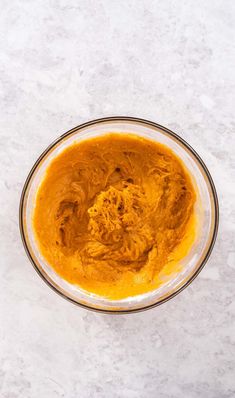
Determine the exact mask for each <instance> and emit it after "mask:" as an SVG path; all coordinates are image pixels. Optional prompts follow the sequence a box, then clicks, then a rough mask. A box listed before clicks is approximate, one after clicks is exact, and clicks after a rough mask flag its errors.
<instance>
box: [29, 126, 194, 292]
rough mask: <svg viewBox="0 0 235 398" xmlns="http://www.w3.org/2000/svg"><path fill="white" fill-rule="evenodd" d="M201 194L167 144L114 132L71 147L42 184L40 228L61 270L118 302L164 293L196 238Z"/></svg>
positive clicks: (47, 252)
mask: <svg viewBox="0 0 235 398" xmlns="http://www.w3.org/2000/svg"><path fill="white" fill-rule="evenodd" d="M195 198H196V194H195V191H194V188H193V185H192V182H191V179H190V176H189V175H188V173H187V171H186V170H185V168H184V166H183V164H182V162H181V161H180V160H179V159H178V157H176V155H175V154H174V153H173V152H172V151H171V150H169V149H168V148H167V147H165V146H163V145H161V144H157V143H155V142H153V141H150V140H147V139H144V138H140V137H137V136H133V135H131V134H130V135H123V134H115V133H112V134H107V135H105V136H101V137H99V138H93V139H89V140H85V141H82V142H80V143H77V144H73V145H71V146H70V147H69V148H67V149H66V150H64V151H63V152H62V153H61V154H59V155H58V156H57V157H56V158H55V159H54V160H53V161H52V162H51V164H50V165H49V167H48V169H47V171H46V174H45V177H44V179H43V181H42V184H41V185H40V187H39V190H38V193H37V199H36V206H35V211H34V220H33V221H34V229H35V233H36V237H37V240H38V243H39V246H40V251H41V253H42V254H43V256H44V257H45V259H46V260H47V261H48V262H49V263H50V264H51V266H52V267H53V268H54V269H55V271H56V272H57V273H59V274H60V275H61V276H62V277H63V278H64V279H66V280H67V281H69V282H71V283H74V284H78V285H79V286H80V287H81V288H83V289H85V290H87V291H89V292H93V293H96V294H98V295H102V296H106V297H109V298H113V299H118V298H124V297H127V296H131V295H135V294H139V293H144V292H147V291H150V290H152V289H154V288H156V287H157V286H158V285H159V284H160V283H161V282H162V280H163V278H164V275H167V274H169V273H171V272H172V271H174V270H177V266H178V264H179V262H180V259H181V258H183V257H184V255H185V254H186V253H187V251H188V250H189V248H190V246H191V244H192V242H193V238H194V229H195V228H194V210H193V208H194V203H195Z"/></svg>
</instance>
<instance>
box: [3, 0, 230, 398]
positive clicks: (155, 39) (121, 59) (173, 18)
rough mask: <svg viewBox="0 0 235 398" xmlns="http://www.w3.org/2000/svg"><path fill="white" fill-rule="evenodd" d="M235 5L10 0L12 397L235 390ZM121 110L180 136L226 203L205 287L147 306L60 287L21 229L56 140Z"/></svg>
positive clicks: (8, 359) (7, 225)
mask: <svg viewBox="0 0 235 398" xmlns="http://www.w3.org/2000/svg"><path fill="white" fill-rule="evenodd" d="M234 26H235V2H234V1H233V0H226V1H225V0H207V1H204V0H199V1H194V0H188V1H173V0H172V1H170V0H164V1H160V0H156V1H154V0H152V1H151V0H142V1H138V0H135V1H134V0H93V1H92V0H86V1H85V0H37V1H35V2H34V1H30V0H18V1H17V0H11V1H8V0H1V1H0V138H1V139H0V164H1V169H0V173H1V180H0V184H1V190H0V192H1V196H0V200H1V205H0V235H1V239H0V245H1V248H0V249H1V254H0V265H1V266H0V296H1V297H0V397H1V398H41V397H50V398H59V397H61V398H62V397H65V398H77V397H79V398H93V397H98V398H110V397H112V398H120V397H121V398H122V397H124V398H156V397H158V398H205V397H206V398H233V397H234V396H235V377H234V376H235V244H234V233H235V205H234V203H235V187H234V182H235V161H234V159H235V157H234V151H235V133H234V128H235V117H234V103H235V83H234V82H235V73H234V69H235V68H234V65H235V45H234V35H235V29H234ZM109 115H132V116H139V117H143V118H147V119H150V120H153V121H156V122H158V123H161V124H163V125H166V126H168V127H169V128H172V129H174V130H175V131H176V132H177V133H179V134H181V136H182V137H183V138H185V139H186V140H187V141H188V142H189V143H190V144H191V145H192V146H193V147H194V148H195V149H196V150H197V151H198V153H199V154H200V155H201V157H202V158H203V159H204V160H205V161H206V163H207V165H208V167H209V169H210V171H211V173H212V176H213V178H214V181H215V184H216V187H217V190H218V195H219V199H220V212H221V222H220V230H219V236H218V240H217V244H216V247H215V249H214V251H213V254H212V256H211V258H210V260H209V262H208V264H207V265H206V267H205V268H204V270H203V271H202V272H201V274H200V276H199V277H198V278H197V279H196V280H195V281H194V282H193V284H192V285H191V286H190V287H189V288H188V289H186V290H185V291H184V292H182V293H181V294H180V295H179V296H178V297H176V298H175V299H174V300H171V301H170V302H168V303H166V304H164V305H163V306H161V307H159V308H156V309H153V310H151V311H147V312H145V313H140V314H135V315H124V316H119V317H114V316H109V315H100V314H95V313H91V312H87V311H85V310H82V309H79V308H77V307H75V306H73V305H72V304H70V303H68V302H66V301H65V300H63V299H62V298H60V297H59V296H57V295H56V294H55V293H54V292H53V291H51V290H50V289H49V288H48V287H47V286H46V285H45V284H44V283H43V282H42V281H41V279H40V278H39V277H38V275H37V274H36V272H35V271H34V269H33V268H32V267H31V265H30V263H29V261H28V259H27V258H26V255H25V253H24V250H23V247H22V244H21V240H20V236H19V230H18V204H19V197H20V193H21V189H22V185H23V182H24V180H25V178H26V176H27V173H28V172H29V169H30V167H31V165H32V164H33V162H34V161H35V159H36V158H37V157H38V155H39V154H40V153H41V152H42V151H43V150H44V148H45V147H46V146H47V145H48V144H49V143H50V142H51V141H52V140H54V139H55V138H56V137H57V136H59V135H60V134H62V133H63V132H65V131H66V130H68V129H70V128H72V127H74V126H75V125H78V124H80V123H82V122H84V121H87V120H91V119H94V118H97V117H102V116H109Z"/></svg>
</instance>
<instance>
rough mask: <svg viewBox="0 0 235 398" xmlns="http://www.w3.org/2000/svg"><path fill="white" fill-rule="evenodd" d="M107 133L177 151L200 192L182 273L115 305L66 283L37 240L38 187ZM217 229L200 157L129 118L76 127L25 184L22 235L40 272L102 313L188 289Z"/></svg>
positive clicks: (151, 125)
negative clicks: (63, 158)
mask: <svg viewBox="0 0 235 398" xmlns="http://www.w3.org/2000/svg"><path fill="white" fill-rule="evenodd" d="M107 133H119V134H125V133H129V134H134V135H139V136H142V137H145V138H148V139H151V140H153V141H156V142H159V143H162V144H164V145H166V146H168V147H169V148H170V149H172V150H173V151H174V152H175V154H176V155H178V157H179V158H180V159H181V160H182V161H183V163H184V165H185V167H186V169H187V170H188V171H189V173H190V175H191V177H192V181H193V184H194V187H195V190H196V193H197V200H196V204H195V211H196V218H197V226H196V229H197V231H196V239H195V241H194V244H193V246H192V248H191V250H190V252H189V253H188V254H187V256H186V257H184V258H183V259H182V261H181V262H180V264H181V267H182V268H181V271H180V272H179V273H173V274H171V275H170V278H169V279H168V280H166V281H165V282H164V283H163V284H162V285H161V286H160V287H159V288H157V289H156V290H154V291H152V292H148V293H145V294H141V295H138V296H133V297H129V298H126V299H122V300H110V299H107V298H103V297H99V296H96V295H94V294H91V293H88V292H86V291H84V290H82V289H81V288H79V287H78V286H75V285H72V284H70V283H68V282H66V281H65V280H63V279H62V278H61V277H60V276H59V275H58V274H56V272H55V271H54V270H53V268H52V267H51V266H50V265H49V264H48V263H47V261H46V260H45V259H44V258H43V257H42V255H41V254H40V251H39V248H38V245H37V242H36V240H35V236H34V232H33V225H32V215H33V211H34V206H35V198H36V194H37V190H38V187H39V185H40V183H41V181H42V178H43V176H44V173H45V170H46V169H47V167H48V165H49V163H50V162H51V160H52V159H54V158H55V157H56V156H57V155H58V154H59V153H60V152H61V151H63V150H64V149H65V148H66V147H68V146H70V145H71V144H73V143H75V142H76V143H77V142H80V141H82V140H85V139H87V138H92V137H96V136H99V135H103V134H107ZM216 225H217V202H216V193H215V191H214V186H213V182H212V181H211V177H210V175H209V173H208V171H207V169H206V168H205V166H204V164H203V163H202V161H201V160H200V158H199V157H198V156H197V155H196V153H195V152H194V151H193V150H192V149H191V148H190V147H189V146H188V145H187V144H186V143H185V142H184V141H183V140H181V139H180V138H179V137H178V136H176V135H175V134H174V133H172V132H170V131H169V130H167V129H165V128H164V127H162V126H159V125H156V124H154V123H151V122H145V121H142V120H139V119H138V120H136V119H131V118H130V119H129V118H110V119H104V120H100V121H94V122H91V123H87V124H85V125H82V126H78V127H77V128H74V129H73V130H71V131H70V132H68V133H66V134H64V135H63V136H61V137H60V138H59V140H57V141H56V142H55V143H54V144H52V145H51V146H50V147H49V148H48V149H47V150H46V151H45V152H44V153H43V154H42V156H41V157H40V158H39V160H38V161H37V162H36V164H35V165H34V167H33V169H32V170H31V173H30V175H29V177H28V179H27V181H26V184H25V187H24V190H23V195H22V202H21V232H22V237H23V240H24V244H25V247H26V250H27V252H28V255H29V256H30V259H31V260H32V262H33V263H34V266H35V267H36V269H37V271H38V272H39V273H40V275H41V276H42V277H43V278H44V280H46V281H47V282H48V283H49V284H50V286H51V287H53V288H54V289H55V290H56V291H57V292H59V293H60V294H62V295H63V296H65V297H66V298H68V299H70V300H72V301H73V302H75V303H78V304H81V305H84V306H87V307H89V308H92V309H96V310H103V311H118V312H125V311H135V310H139V309H143V308H146V307H150V306H152V305H156V304H159V303H161V302H163V301H165V300H167V299H169V298H170V297H172V296H174V295H175V294H176V293H177V292H178V291H180V290H181V289H182V288H183V287H185V286H186V285H187V284H188V283H189V282H190V281H191V280H192V279H193V278H194V277H195V276H196V275H197V273H198V272H199V271H200V269H201V268H202V266H203V264H204V262H205V261H206V259H207V257H208V256H209V253H210V251H211V248H212V245H213V242H214V239H215V233H216Z"/></svg>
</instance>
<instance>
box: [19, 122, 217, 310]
mask: <svg viewBox="0 0 235 398" xmlns="http://www.w3.org/2000/svg"><path fill="white" fill-rule="evenodd" d="M104 122H134V123H137V124H144V125H146V126H151V127H154V128H157V129H160V130H163V131H164V132H165V133H166V134H168V135H169V136H170V137H174V138H175V139H176V140H177V141H179V142H180V143H181V144H182V145H183V146H184V147H185V148H186V149H188V150H189V152H191V153H192V154H193V155H194V157H195V158H196V159H197V160H198V162H199V164H200V166H201V167H202V169H203V171H204V172H205V174H206V177H207V179H208V182H209V185H210V188H211V192H212V198H213V204H214V211H215V214H214V229H213V233H212V236H211V241H210V243H209V245H208V250H207V252H206V253H205V256H204V258H203V259H202V261H201V264H200V265H199V267H198V269H197V270H196V271H195V272H194V273H193V275H192V276H191V277H190V278H189V279H188V280H187V281H186V282H185V283H184V284H183V285H182V286H180V287H179V288H178V289H176V291H174V292H173V293H171V294H170V295H169V296H167V297H165V298H163V299H161V300H159V301H157V302H156V303H152V304H150V305H146V306H143V307H140V308H133V309H125V310H118V309H114V310H112V309H103V308H96V307H93V306H92V305H86V304H84V303H81V302H78V301H76V300H74V299H72V298H71V297H68V296H67V295H66V294H64V293H63V292H61V291H60V290H59V289H57V287H56V286H54V285H53V284H52V283H51V282H50V281H49V280H47V279H46V277H45V276H44V275H43V274H42V272H41V271H40V269H39V268H38V267H37V264H36V263H35V261H34V260H33V257H32V255H31V253H30V250H29V248H28V245H27V240H26V236H25V231H24V222H23V215H24V203H25V195H26V192H27V189H28V185H29V183H30V181H31V178H32V177H33V175H34V172H35V170H36V169H37V166H38V165H39V163H40V162H41V160H42V159H43V158H44V157H45V156H46V155H47V153H48V152H49V151H50V150H51V149H53V147H54V146H55V145H57V144H58V143H59V142H60V141H62V139H63V138H65V137H68V136H69V135H71V134H72V133H74V132H75V131H79V130H81V129H83V128H85V127H90V126H92V125H94V124H102V123H104ZM218 227H219V201H218V196H217V192H216V188H215V184H214V182H213V179H212V177H211V174H210V172H209V170H208V168H207V166H206V165H205V163H204V161H203V160H202V159H201V157H200V156H199V155H198V153H197V152H196V151H195V150H194V149H193V148H192V147H191V145H190V144H188V142H187V141H185V140H184V139H183V138H182V137H180V136H179V135H178V134H176V133H175V132H173V131H172V130H170V129H168V128H167V127H164V126H162V125H161V124H158V123H155V122H152V121H150V120H146V119H142V118H138V117H132V116H109V117H102V118H98V119H94V120H91V121H88V122H85V123H82V124H80V125H78V126H76V127H73V128H72V129H70V130H68V131H67V132H65V133H64V134H62V135H61V136H59V137H58V138H57V139H56V140H54V141H53V142H52V143H51V144H50V145H49V146H48V147H47V148H46V149H45V150H44V151H43V152H42V154H41V155H40V156H39V157H38V159H37V160H36V162H35V163H34V164H33V166H32V168H31V170H30V172H29V174H28V176H27V178H26V180H25V183H24V185H23V189H22V193H21V197H20V203H19V229H20V235H21V239H22V242H23V246H24V249H25V251H26V254H27V256H28V258H29V260H30V262H31V264H32V265H33V267H34V269H35V270H36V271H37V273H38V274H39V275H40V277H41V278H42V280H43V281H44V282H45V283H46V284H47V285H48V286H49V287H50V288H51V289H52V290H53V291H54V292H56V293H57V294H59V295H60V296H61V297H63V298H64V299H66V300H68V301H69V302H71V303H73V304H75V305H77V306H79V307H82V308H85V309H87V310H90V311H95V312H101V313H106V314H130V313H136V312H142V311H145V310H148V309H151V308H154V307H158V306H159V305H161V304H163V303H165V302H167V301H169V300H170V299H172V298H173V297H175V296H177V295H178V294H179V293H180V292H182V291H183V290H184V289H185V288H186V287H188V286H189V285H190V284H191V283H192V281H193V280H194V279H195V278H196V277H197V276H198V274H199V273H200V272H201V270H202V268H203V267H204V266H205V264H206V262H207V261H208V259H209V257H210V255H211V252H212V249H213V247H214V245H215V241H216V237H217V232H218Z"/></svg>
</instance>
